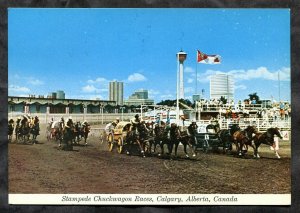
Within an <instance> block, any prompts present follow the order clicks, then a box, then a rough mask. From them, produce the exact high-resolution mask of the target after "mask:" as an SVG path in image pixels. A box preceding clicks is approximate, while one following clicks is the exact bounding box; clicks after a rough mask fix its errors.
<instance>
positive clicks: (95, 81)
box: [87, 78, 108, 84]
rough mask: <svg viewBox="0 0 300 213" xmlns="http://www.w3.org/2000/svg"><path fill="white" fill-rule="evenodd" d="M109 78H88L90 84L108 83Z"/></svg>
mask: <svg viewBox="0 0 300 213" xmlns="http://www.w3.org/2000/svg"><path fill="white" fill-rule="evenodd" d="M107 82H108V80H107V79H105V78H96V80H88V81H87V83H89V84H96V83H107Z"/></svg>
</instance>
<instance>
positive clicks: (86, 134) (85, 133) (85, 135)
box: [81, 125, 91, 145]
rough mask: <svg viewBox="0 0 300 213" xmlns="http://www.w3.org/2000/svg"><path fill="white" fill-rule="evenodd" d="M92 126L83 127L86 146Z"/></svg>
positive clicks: (82, 132)
mask: <svg viewBox="0 0 300 213" xmlns="http://www.w3.org/2000/svg"><path fill="white" fill-rule="evenodd" d="M90 129H91V128H90V125H83V126H82V128H81V137H83V138H84V144H85V145H87V141H86V140H87V138H88V135H89V132H90Z"/></svg>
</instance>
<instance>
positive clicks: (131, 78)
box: [127, 73, 147, 82]
mask: <svg viewBox="0 0 300 213" xmlns="http://www.w3.org/2000/svg"><path fill="white" fill-rule="evenodd" d="M127 80H128V82H139V81H146V80H147V78H146V77H145V76H143V75H142V74H140V73H133V74H132V75H129V76H128V79H127Z"/></svg>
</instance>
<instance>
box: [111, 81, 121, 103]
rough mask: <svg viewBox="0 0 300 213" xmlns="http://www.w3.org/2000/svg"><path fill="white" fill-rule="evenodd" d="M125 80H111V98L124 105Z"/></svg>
mask: <svg viewBox="0 0 300 213" xmlns="http://www.w3.org/2000/svg"><path fill="white" fill-rule="evenodd" d="M123 92H124V89H123V82H118V81H111V82H109V100H110V101H116V103H117V105H123Z"/></svg>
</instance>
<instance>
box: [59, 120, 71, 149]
mask: <svg viewBox="0 0 300 213" xmlns="http://www.w3.org/2000/svg"><path fill="white" fill-rule="evenodd" d="M73 138H74V126H73V125H72V124H69V127H67V126H64V128H63V130H62V140H61V141H60V144H59V147H61V145H62V144H63V146H62V149H63V150H73V146H72V145H73V144H72V140H73ZM61 142H63V143H61Z"/></svg>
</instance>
